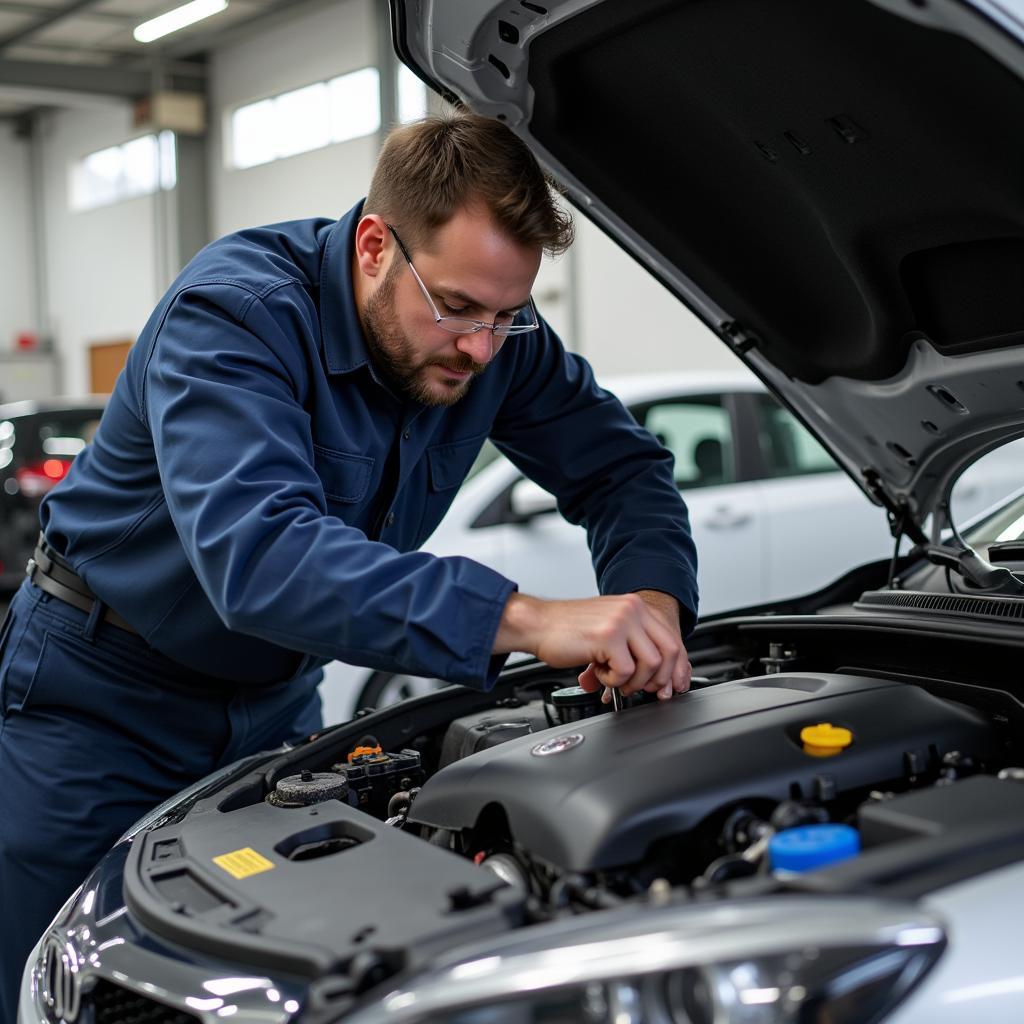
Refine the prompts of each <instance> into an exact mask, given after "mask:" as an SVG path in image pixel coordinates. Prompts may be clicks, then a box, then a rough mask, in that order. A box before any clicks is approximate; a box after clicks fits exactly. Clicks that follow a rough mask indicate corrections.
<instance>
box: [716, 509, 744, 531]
mask: <svg viewBox="0 0 1024 1024" xmlns="http://www.w3.org/2000/svg"><path fill="white" fill-rule="evenodd" d="M753 520H754V517H753V516H752V515H751V514H750V513H749V512H733V510H732V509H729V508H719V509H716V510H715V512H714V515H713V516H711V517H710V518H709V519H706V520H705V521H704V525H705V526H706V527H707V528H708V529H709V530H738V529H739V528H740V527H741V526H747V525H748V524H749V523H751V522H753Z"/></svg>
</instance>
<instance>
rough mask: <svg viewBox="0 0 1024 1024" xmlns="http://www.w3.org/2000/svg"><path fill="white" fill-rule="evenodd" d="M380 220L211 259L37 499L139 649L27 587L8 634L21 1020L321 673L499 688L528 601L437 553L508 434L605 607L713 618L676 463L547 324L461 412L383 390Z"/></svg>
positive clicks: (1, 640) (1, 998) (299, 720)
mask: <svg viewBox="0 0 1024 1024" xmlns="http://www.w3.org/2000/svg"><path fill="white" fill-rule="evenodd" d="M361 209H362V206H361V204H359V205H357V206H356V207H354V208H353V209H352V210H351V211H350V212H349V213H348V214H347V215H346V216H345V217H343V218H342V219H341V220H339V221H337V222H335V221H329V220H306V221H297V222H292V223H286V224H278V225H274V226H271V227H264V228H258V229H253V230H249V231H242V232H239V233H237V234H234V235H229V236H227V237H226V238H222V239H221V240H219V241H217V242H215V243H213V244H212V245H210V246H208V247H207V248H206V249H204V250H203V251H202V252H201V253H200V254H199V255H198V256H196V257H195V259H193V260H192V262H191V263H190V264H189V265H188V266H187V267H186V268H185V270H184V271H183V272H182V274H181V276H180V277H179V278H178V280H177V281H176V282H175V283H174V285H173V286H172V287H171V289H170V291H169V292H168V293H167V295H166V296H165V297H164V298H163V300H162V301H161V302H160V304H159V306H158V307H157V308H156V310H155V311H154V313H153V315H152V317H151V318H150V320H149V322H148V323H147V325H146V327H145V329H144V330H143V332H142V334H141V336H140V338H139V340H138V343H137V344H136V345H135V346H134V348H133V349H132V351H131V354H130V355H129V358H128V363H127V367H126V369H125V371H124V373H123V374H122V375H121V377H120V378H119V379H118V381H117V385H116V387H115V389H114V393H113V395H112V396H111V400H110V403H109V405H108V407H107V409H106V412H105V413H104V415H103V419H102V422H101V424H100V427H99V430H98V431H97V434H96V436H95V438H94V440H93V441H92V443H91V444H90V445H89V446H88V447H87V448H86V449H85V450H84V451H83V452H82V453H81V454H80V455H79V456H78V458H77V459H76V460H75V462H74V464H73V466H72V468H71V471H70V473H69V475H68V477H67V479H66V480H65V481H64V482H63V483H62V484H61V485H60V486H59V487H58V488H56V489H55V490H54V491H53V492H52V493H51V494H50V495H49V496H48V497H47V499H46V500H45V502H44V503H43V506H42V512H41V519H42V526H43V529H44V532H45V534H46V538H47V541H48V542H49V544H50V545H51V546H52V547H53V548H54V549H55V550H56V551H58V552H59V553H60V554H61V555H63V556H64V557H65V559H66V560H67V562H68V563H69V564H70V565H71V567H72V568H73V569H74V570H75V572H77V573H78V575H79V576H80V577H81V578H82V579H83V580H84V581H85V582H86V583H87V584H88V586H89V587H90V588H91V589H92V591H93V592H94V593H96V594H97V595H99V597H100V598H101V599H102V601H103V602H105V603H106V604H107V605H109V606H110V607H111V608H112V609H114V610H115V611H116V612H117V613H118V614H120V615H121V616H122V617H123V618H124V619H125V620H127V622H129V623H130V624H131V625H132V626H133V627H134V628H135V630H137V634H135V633H131V632H129V631H127V630H124V629H121V628H119V627H117V626H115V625H113V624H111V623H109V622H106V621H103V620H102V618H101V615H100V612H101V609H100V606H99V605H97V606H96V607H94V609H93V613H92V614H91V615H88V614H86V613H85V612H82V611H79V610H78V609H77V608H75V607H72V606H71V605H68V604H66V603H64V602H63V601H61V600H59V599H57V598H54V597H52V596H51V595H49V594H45V593H43V592H41V591H40V590H39V589H38V588H37V587H35V586H33V585H31V584H29V583H27V582H26V584H24V585H23V586H22V588H21V590H20V591H19V592H18V594H17V596H16V598H15V600H14V602H13V604H12V607H11V614H10V616H9V618H8V621H7V623H6V625H5V626H4V634H3V636H2V637H0V648H2V656H0V701H2V703H0V709H2V719H0V907H2V909H3V921H2V924H0V969H2V971H3V976H2V983H0V1010H2V1011H3V1013H2V1015H0V1020H3V1021H8V1020H12V1019H13V1016H14V1009H13V1008H14V1006H15V1002H14V999H15V994H16V987H17V982H18V978H19V975H20V971H21V968H22V965H23V963H24V959H25V957H26V955H27V954H28V952H29V950H30V948H31V946H32V944H33V943H34V941H35V940H36V939H37V938H38V936H39V935H40V933H41V932H42V931H43V929H44V928H45V927H46V925H47V924H48V922H49V920H50V918H51V917H52V915H53V914H54V913H55V912H56V910H57V909H58V908H59V906H60V905H61V904H62V903H63V901H64V899H65V898H66V897H67V896H68V895H69V894H70V893H71V891H72V890H73V889H74V888H75V887H76V886H77V885H78V884H79V883H80V882H81V881H82V880H83V878H84V876H85V875H86V873H87V872H88V870H89V869H90V868H91V867H92V866H93V864H94V863H95V862H96V860H98V858H99V857H100V856H101V855H102V854H103V853H104V852H105V850H106V849H107V848H108V847H109V846H110V845H111V844H112V842H113V841H114V840H116V839H117V837H118V836H119V835H120V834H121V833H122V831H123V830H125V829H126V828H127V827H128V826H129V825H130V824H131V823H132V822H133V821H135V820H136V819H137V818H139V817H140V816H141V815H142V814H143V813H144V812H145V811H146V810H147V809H149V808H150V807H151V806H153V805H154V804H156V803H157V802H159V801H160V800H162V799H165V798H166V797H167V796H169V795H171V794H173V793H175V792H177V791H178V790H179V789H181V788H182V787H184V786H185V785H187V784H189V783H191V782H192V781H194V780H195V779H197V778H199V777H201V776H203V775H204V774H207V773H209V772H210V771H212V770H214V769H215V768H217V767H218V766H219V765H222V764H225V763H229V762H230V761H232V760H234V759H236V758H239V757H241V756H243V755H246V754H248V753H251V752H253V751H256V750H260V749H266V748H269V747H271V746H274V745H277V744H279V743H280V742H282V741H284V740H288V739H291V738H295V737H299V736H302V735H306V734H308V733H309V732H311V731H313V730H314V729H315V728H316V727H317V725H318V722H319V702H318V698H317V695H316V685H317V683H318V681H319V679H320V667H321V666H322V665H323V664H325V663H326V662H327V661H329V660H332V659H340V660H343V661H346V662H350V663H354V664H359V665H366V666H369V667H372V668H375V669H384V670H391V671H396V672H398V671H401V672H409V673H413V674H416V675H422V676H430V677H439V678H443V679H447V680H450V681H452V682H459V683H466V684H469V685H471V686H478V687H484V688H486V687H488V686H490V685H492V684H493V681H494V679H495V677H496V675H497V673H498V671H499V669H500V667H501V664H502V662H503V658H501V657H495V656H493V655H492V654H491V647H492V644H493V641H494V637H495V634H496V632H497V629H498V624H499V620H500V618H501V615H502V611H503V609H504V606H505V603H506V601H507V600H508V597H509V595H510V594H511V592H512V591H513V590H514V589H515V583H514V582H513V581H511V580H508V579H506V578H504V577H503V576H501V575H500V574H498V573H496V572H494V571H493V570H491V569H489V568H486V567H485V566H483V565H480V564H479V563H477V562H474V561H472V560H470V559H467V558H459V557H452V558H437V557H434V556H432V555H428V554H424V553H420V552H417V551H416V548H418V546H419V545H420V544H421V543H422V542H423V541H424V540H425V539H426V538H427V537H428V536H429V535H430V533H431V532H432V531H433V529H434V528H435V527H436V526H437V524H438V522H439V521H440V520H441V517H442V516H443V514H444V512H445V511H446V510H447V508H448V506H449V504H450V502H451V500H452V498H453V496H454V495H455V492H456V490H457V489H458V486H459V484H460V483H461V482H462V480H463V478H464V476H465V474H466V472H467V471H468V469H469V468H470V466H471V464H472V463H473V461H474V459H475V458H476V455H477V453H478V451H479V450H480V447H481V445H482V444H483V442H484V440H485V439H486V438H487V437H490V438H491V439H492V440H493V441H494V443H495V444H496V445H497V446H498V448H500V449H501V451H503V452H504V453H505V454H506V455H507V456H509V458H511V459H512V461H513V462H515V463H516V465H517V466H519V468H520V469H522V470H523V472H525V473H526V474H527V475H528V476H530V477H532V478H533V479H534V480H536V481H537V482H538V483H540V484H541V485H542V486H543V487H545V488H547V489H548V490H549V491H551V492H552V493H553V494H555V495H556V497H557V498H558V504H559V509H560V511H561V513H562V515H564V516H565V518H566V519H568V520H569V521H570V522H573V523H580V524H582V525H584V526H585V527H586V529H587V531H588V536H589V540H590V546H591V550H592V555H593V561H594V566H595V571H596V574H597V578H598V582H599V586H600V590H601V592H602V593H627V592H630V591H634V590H639V589H644V588H651V589H656V590H661V591H664V592H666V593H669V594H673V595H674V596H676V597H677V598H678V599H679V601H680V602H681V606H682V609H683V629H684V633H686V632H688V631H689V629H690V628H691V627H692V625H693V622H694V620H695V613H696V607H697V593H696V556H695V552H694V548H693V544H692V541H691V539H690V534H689V524H688V520H687V514H686V508H685V506H684V504H683V502H682V500H681V498H680V496H679V494H678V491H677V489H676V487H675V484H674V481H673V472H672V460H671V456H670V455H669V453H668V452H666V451H665V450H664V449H663V448H662V447H661V446H660V445H658V444H657V442H656V441H654V439H653V438H652V437H651V436H650V435H649V434H648V433H646V432H645V431H643V430H641V429H640V428H639V427H637V425H636V423H635V422H634V421H633V419H632V418H631V416H630V415H629V413H628V412H627V411H626V410H625V409H624V408H623V407H622V405H621V404H620V403H619V402H618V401H617V399H615V398H614V397H612V396H611V395H610V394H608V393H607V392H605V391H602V390H601V389H600V388H599V387H597V385H596V384H595V382H594V379H593V376H592V374H591V371H590V368H589V366H588V365H587V364H586V362H585V361H584V360H582V359H581V358H579V357H578V356H575V355H572V354H570V353H567V352H566V351H565V350H564V348H563V347H562V344H561V342H560V341H559V340H558V338H557V337H556V335H555V334H554V333H553V332H552V331H551V329H550V328H549V327H548V326H547V325H546V324H543V323H542V325H541V328H540V329H539V330H538V331H534V332H532V333H529V334H525V335H521V336H518V337H513V338H511V339H509V341H508V342H506V343H505V345H504V346H503V347H502V348H501V349H500V351H499V353H498V355H497V356H496V357H495V359H494V360H493V362H492V364H491V365H490V366H489V368H488V369H487V371H486V372H485V373H484V374H483V375H482V376H481V377H480V378H478V379H477V380H475V381H474V383H473V385H472V387H471V389H470V390H469V392H468V394H467V396H466V397H465V398H464V399H462V400H461V401H460V402H458V403H457V404H456V405H454V406H452V407H447V408H428V407H425V406H422V405H419V404H417V403H413V402H411V401H408V400H403V399H402V398H401V397H398V396H396V395H395V394H394V393H393V392H392V391H391V390H389V388H388V386H387V382H386V380H385V379H382V378H381V377H380V376H378V374H377V372H376V371H375V368H374V366H373V364H372V363H371V361H370V359H369V355H368V352H367V348H366V343H365V340H364V337H363V333H362V330H361V327H360V321H359V317H358V312H357V309H356V305H355V301H354V297H353V289H352V280H351V269H350V268H351V258H352V251H353V238H354V232H355V226H356V224H357V222H358V219H359V215H360V212H361ZM389 456H391V458H390V460H389ZM386 468H387V469H388V472H387V473H385V469H386Z"/></svg>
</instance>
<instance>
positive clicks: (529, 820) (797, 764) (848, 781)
mask: <svg viewBox="0 0 1024 1024" xmlns="http://www.w3.org/2000/svg"><path fill="white" fill-rule="evenodd" d="M762 666H763V667H764V668H768V669H769V671H768V672H767V673H766V674H758V675H749V674H747V673H741V672H740V671H739V670H738V669H739V666H735V667H734V668H735V676H734V677H732V678H725V679H718V680H715V681H713V682H712V681H710V680H705V681H698V684H697V685H696V686H695V688H694V689H693V690H692V691H691V692H690V693H688V694H686V695H684V696H680V697H675V698H673V699H672V700H671V701H669V702H667V703H663V702H658V701H656V700H654V699H653V698H648V697H647V696H646V695H638V696H636V697H634V698H632V699H631V700H629V701H627V702H626V706H624V707H623V708H622V709H621V710H617V711H613V710H611V706H610V705H605V704H602V703H601V700H600V695H599V694H589V693H584V692H583V691H582V690H581V689H580V688H579V687H576V686H572V685H567V684H569V683H570V682H571V681H572V676H571V675H570V674H569V673H565V672H555V671H553V670H551V669H549V668H547V667H546V666H543V665H533V666H529V668H528V669H526V670H525V671H524V672H523V673H521V674H520V675H519V676H518V677H517V678H513V679H512V680H510V681H507V682H503V684H502V686H501V687H500V688H499V690H498V691H496V692H495V693H492V694H479V693H473V692H471V691H468V690H464V689H462V688H458V687H454V688H450V689H448V690H439V691H437V692H436V693H434V694H432V695H430V696H429V697H425V698H422V699H420V700H419V701H417V702H415V703H414V704H412V705H410V706H409V707H404V706H402V705H397V706H395V708H393V709H385V710H384V711H381V712H377V713H375V714H374V715H373V716H372V719H371V720H372V722H373V729H374V733H373V734H367V733H360V732H359V731H358V730H359V728H360V719H359V718H358V717H357V719H355V720H354V721H353V722H351V723H348V724H347V725H344V726H340V727H338V728H336V729H334V730H329V731H327V732H326V733H325V734H324V735H323V736H321V737H319V738H318V739H315V741H314V742H312V743H309V744H306V745H304V746H300V747H298V748H296V749H295V750H293V751H290V752H286V753H285V754H283V755H281V756H278V757H276V758H274V759H273V760H272V761H270V762H269V763H268V765H265V766H263V767H259V768H257V769H255V770H251V771H247V772H245V771H243V772H242V773H241V775H240V776H239V778H237V779H236V780H234V781H231V782H230V783H229V784H227V785H223V784H219V785H218V786H217V787H215V789H214V790H212V791H211V792H210V793H208V794H204V793H199V794H198V795H197V797H196V798H195V799H194V800H192V801H190V802H188V803H187V804H185V805H182V804H179V805H178V806H177V807H176V809H175V810H174V812H173V813H171V814H169V815H168V817H167V818H166V819H162V820H159V821H157V822H155V823H154V824H152V825H151V826H149V827H148V828H147V829H146V830H144V831H143V832H141V833H140V834H139V836H138V838H137V840H136V841H134V842H133V843H132V844H131V848H130V850H127V851H126V853H125V856H126V858H127V860H126V863H125V883H124V900H125V902H126V904H127V906H128V908H129V910H130V911H131V913H132V915H133V918H134V919H135V920H137V921H139V922H140V923H141V924H142V925H143V926H144V927H146V928H149V929H151V930H152V932H153V933H154V934H156V935H160V936H161V937H162V938H163V939H164V940H167V941H170V942H172V943H178V944H185V945H188V946H189V947H190V948H195V949H197V950H200V951H203V950H206V951H208V952H209V953H211V954H214V953H215V954H216V955H218V956H228V957H231V958H234V959H237V960H240V961H244V962H246V963H249V964H252V965H254V966H261V965H262V966H263V967H265V968H266V969H267V970H271V969H274V970H283V971H287V972H290V973H291V974H293V975H295V976H297V977H306V978H310V979H315V978H320V977H326V976H328V975H330V976H332V977H334V978H337V977H338V976H339V975H340V976H343V977H345V978H346V979H347V980H346V981H345V991H346V992H347V993H348V994H349V995H351V994H354V993H361V992H365V991H367V990H368V989H370V988H372V987H374V986H375V985H377V984H380V983H381V982H382V981H383V980H384V979H386V978H389V977H392V976H393V975H395V974H396V973H397V972H400V971H408V970H415V969H417V967H420V966H423V965H424V964H426V963H428V962H430V959H431V957H434V956H436V955H438V954H439V953H441V952H443V951H445V950H447V949H449V948H451V947H452V946H453V945H458V944H461V943H464V942H472V941H474V940H476V939H482V938H483V937H486V936H496V935H500V934H502V933H505V932H508V931H509V930H510V929H516V928H522V927H527V926H529V925H531V924H536V923H544V922H550V921H553V920H556V919H558V918H559V917H561V916H564V915H575V914H580V913H588V912H591V911H593V910H601V909H610V908H615V907H620V906H622V905H623V904H624V903H626V902H631V901H637V900H639V901H642V902H643V901H648V902H650V901H655V902H657V901H658V900H662V901H676V900H680V899H683V900H692V899H702V898H711V899H715V898H717V897H718V896H719V895H727V894H729V893H730V892H731V891H733V890H735V888H736V887H737V886H739V887H742V886H747V887H748V888H749V887H751V886H753V887H755V889H756V891H762V890H763V891H764V892H769V891H778V890H779V888H780V887H781V888H784V889H785V888H787V887H789V888H800V887H801V886H807V885H812V886H816V887H818V888H822V887H824V888H825V889H826V890H827V891H834V892H837V893H846V894H848V893H849V892H850V891H862V890H863V889H864V888H865V887H867V888H868V889H870V888H872V887H874V886H877V885H878V884H879V883H884V884H890V883H892V882H893V881H894V880H895V881H897V882H902V883H906V882H907V880H908V879H909V880H911V881H913V880H914V879H924V878H926V877H928V871H929V870H931V869H932V868H935V869H937V870H941V869H943V865H944V864H946V865H948V864H949V863H958V862H962V860H963V858H964V856H965V853H964V851H965V850H971V851H973V852H972V853H971V856H982V857H984V856H987V855H988V853H987V852H986V851H989V850H990V849H991V851H995V852H994V854H993V855H997V856H1003V854H1004V853H1005V849H1004V848H1005V847H1006V845H1007V843H1008V842H1012V843H1015V844H1016V846H1015V847H1014V848H1015V849H1016V850H1017V853H1019V845H1020V834H1019V833H1020V831H1021V825H1020V822H1022V821H1024V785H1020V784H1019V783H1020V781H1021V779H1022V777H1024V771H1021V770H1020V769H1018V768H1015V767H1013V765H1014V764H1015V763H1020V760H1021V758H1020V751H1019V750H1017V749H1015V748H1014V746H1013V741H1012V739H1010V738H1008V737H1010V736H1011V734H1012V730H1010V729H1008V728H1005V727H1004V726H1003V725H1002V724H1001V715H1000V714H993V713H992V710H991V709H983V708H980V707H977V706H974V705H971V704H968V703H967V702H961V701H958V700H955V699H950V697H949V696H948V695H946V694H944V693H936V692H931V691H930V689H929V688H928V687H927V686H921V685H916V684H914V683H910V682H906V681H900V680H897V679H893V678H884V677H882V676H875V675H872V674H871V673H869V672H854V671H828V672H812V671H796V670H794V669H793V668H792V666H791V665H789V664H788V663H787V659H786V658H778V659H775V660H772V659H771V658H769V659H763V660H762ZM410 708H411V709H412V710H410ZM453 711H454V712H455V713H454V714H453V713H452V712H453ZM367 724H369V723H367ZM826 827H834V828H835V829H840V830H844V834H845V835H846V837H847V839H848V838H849V836H850V835H851V834H852V835H853V836H854V838H855V844H854V846H853V847H850V848H848V849H847V850H846V852H845V854H844V857H843V858H842V859H840V858H837V857H833V860H835V861H836V863H835V864H833V865H832V866H830V867H826V868H825V869H824V870H819V871H811V872H808V873H806V874H799V873H797V872H794V871H788V870H787V869H786V865H785V864H783V863H782V862H781V860H779V856H780V854H779V850H780V849H781V847H779V846H778V842H779V840H780V839H781V838H782V837H790V838H792V837H794V836H798V835H801V834H802V833H803V832H804V831H806V830H807V829H811V830H814V829H819V830H820V829H822V828H826ZM1011 833H1012V835H1011ZM1017 853H1014V856H1016V855H1017ZM929 865H930V867H929ZM829 886H831V887H832V888H831V889H829ZM97 912H99V909H98V911H97Z"/></svg>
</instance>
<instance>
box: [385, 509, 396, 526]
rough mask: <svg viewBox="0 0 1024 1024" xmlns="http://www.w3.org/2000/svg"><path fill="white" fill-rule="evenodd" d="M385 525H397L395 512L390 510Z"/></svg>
mask: <svg viewBox="0 0 1024 1024" xmlns="http://www.w3.org/2000/svg"><path fill="white" fill-rule="evenodd" d="M384 525H385V526H394V525H395V513H394V512H389V513H388V517H387V519H385V520H384Z"/></svg>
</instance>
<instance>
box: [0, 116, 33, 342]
mask: <svg viewBox="0 0 1024 1024" xmlns="http://www.w3.org/2000/svg"><path fill="white" fill-rule="evenodd" d="M30 196H31V192H30V189H29V147H28V143H26V142H23V141H22V140H20V139H17V138H15V135H14V130H13V128H12V127H10V126H9V125H4V124H0V352H9V351H11V348H12V346H13V344H14V339H15V337H16V336H17V335H18V333H19V332H21V331H30V330H31V331H38V330H39V324H37V323H36V317H35V309H34V305H35V293H34V289H35V273H34V266H33V262H34V260H35V248H34V243H33V237H32V210H31V205H30Z"/></svg>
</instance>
